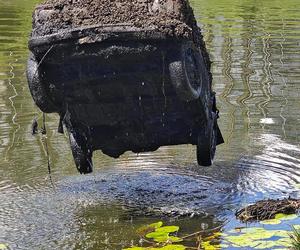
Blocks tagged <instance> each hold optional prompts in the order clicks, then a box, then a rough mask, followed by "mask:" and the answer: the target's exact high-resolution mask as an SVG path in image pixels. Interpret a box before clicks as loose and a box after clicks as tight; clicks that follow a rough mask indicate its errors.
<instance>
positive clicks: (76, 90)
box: [27, 0, 223, 173]
mask: <svg viewBox="0 0 300 250" xmlns="http://www.w3.org/2000/svg"><path fill="white" fill-rule="evenodd" d="M155 2H156V3H157V2H158V1H156V0H155V1H154V4H155ZM168 2H170V1H167V3H165V4H168ZM179 4H180V1H179ZM185 4H188V3H185ZM45 6H46V7H47V8H46V7H45ZM49 9H51V6H50V7H49V4H48V5H40V6H39V7H37V9H36V12H38V13H39V15H38V16H35V21H34V24H33V27H34V28H36V27H35V25H36V23H37V22H38V18H39V17H40V16H42V15H43V16H45V15H48V13H49ZM43 11H44V13H43ZM164 11H166V10H164ZM173 11H174V10H173ZM177 11H180V8H177ZM36 12H35V13H36ZM43 18H44V17H43ZM190 26H191V25H190ZM41 27H42V26H41ZM195 29H197V30H195ZM191 30H192V32H194V33H193V34H194V36H195V34H200V29H199V28H198V27H195V26H192V27H191ZM200 35H201V34H200ZM199 39H202V37H197V38H195V37H191V38H187V37H180V36H176V35H172V34H171V35H170V34H168V33H165V32H163V31H161V30H160V29H157V28H156V27H155V26H149V27H137V26H136V25H134V24H132V23H112V24H99V23H98V24H95V25H92V26H91V25H89V26H87V25H85V26H79V27H71V28H69V27H67V28H64V29H59V30H57V31H55V32H52V33H50V34H45V35H44V34H42V35H40V34H39V35H35V33H34V32H33V33H32V35H31V37H30V40H29V49H30V56H29V60H28V68H27V77H28V83H29V88H30V91H31V94H32V97H33V99H34V101H35V103H36V105H37V106H38V107H39V108H40V109H41V111H43V112H45V113H53V112H55V113H58V114H59V116H60V120H61V122H62V123H63V124H64V125H65V127H66V128H67V131H68V133H69V138H70V144H71V149H72V153H73V156H74V160H75V163H76V166H77V169H78V171H79V172H80V173H89V172H91V171H92V154H93V151H95V150H98V149H100V150H102V152H103V153H104V154H106V155H109V156H111V157H115V158H117V157H119V156H120V155H122V154H123V153H124V152H125V151H128V150H131V151H133V152H144V151H154V150H157V149H158V148H159V147H160V146H165V145H179V144H193V145H197V160H198V164H199V165H203V166H209V165H211V164H212V161H213V158H214V155H215V150H216V145H218V144H220V143H222V142H223V138H222V135H221V133H220V130H219V128H218V124H217V118H218V111H217V108H216V98H215V93H214V92H213V91H212V87H211V75H210V71H209V68H210V65H208V64H209V59H208V58H207V57H208V55H207V52H206V50H205V46H204V43H203V42H201V43H199V42H197V41H199Z"/></svg>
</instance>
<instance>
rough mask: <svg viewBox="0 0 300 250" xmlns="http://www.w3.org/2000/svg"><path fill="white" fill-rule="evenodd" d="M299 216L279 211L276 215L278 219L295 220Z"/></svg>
mask: <svg viewBox="0 0 300 250" xmlns="http://www.w3.org/2000/svg"><path fill="white" fill-rule="evenodd" d="M297 218H298V216H297V215H296V214H283V213H279V214H276V215H275V219H278V220H294V219H297Z"/></svg>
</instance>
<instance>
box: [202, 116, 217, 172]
mask: <svg viewBox="0 0 300 250" xmlns="http://www.w3.org/2000/svg"><path fill="white" fill-rule="evenodd" d="M215 116H216V114H215V113H212V119H209V121H208V123H207V126H206V128H205V129H204V130H203V131H202V132H201V133H199V134H198V138H197V139H198V141H197V162H198V165H200V166H205V167H206V166H211V165H212V164H213V159H214V156H215V152H216V147H217V122H216V117H215Z"/></svg>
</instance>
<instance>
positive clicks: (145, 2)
mask: <svg viewBox="0 0 300 250" xmlns="http://www.w3.org/2000/svg"><path fill="white" fill-rule="evenodd" d="M41 10H47V11H46V13H47V14H46V15H45V11H42V12H41ZM121 23H122V24H132V25H134V26H136V27H141V28H155V29H157V30H159V31H161V32H163V33H165V34H167V35H174V36H178V37H186V38H192V30H193V28H195V27H196V21H195V19H194V15H193V10H192V9H191V7H190V6H189V4H188V2H187V1H186V0H164V1H161V0H154V1H153V0H117V1H112V0H110V1H108V0H47V1H46V2H45V3H44V4H42V5H40V6H39V8H38V9H37V11H36V16H35V23H34V26H35V27H34V28H35V29H34V31H33V33H34V34H35V35H47V34H52V33H56V32H58V31H60V30H64V29H70V28H78V27H81V26H90V25H102V24H121ZM194 31H195V30H194Z"/></svg>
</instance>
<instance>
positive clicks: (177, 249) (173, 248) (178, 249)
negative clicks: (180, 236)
mask: <svg viewBox="0 0 300 250" xmlns="http://www.w3.org/2000/svg"><path fill="white" fill-rule="evenodd" d="M158 249H159V250H185V249H186V247H185V246H183V245H167V246H164V247H160V248H151V249H150V250H158Z"/></svg>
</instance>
